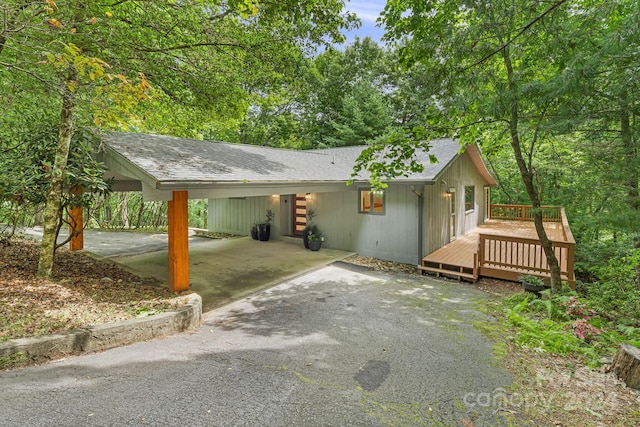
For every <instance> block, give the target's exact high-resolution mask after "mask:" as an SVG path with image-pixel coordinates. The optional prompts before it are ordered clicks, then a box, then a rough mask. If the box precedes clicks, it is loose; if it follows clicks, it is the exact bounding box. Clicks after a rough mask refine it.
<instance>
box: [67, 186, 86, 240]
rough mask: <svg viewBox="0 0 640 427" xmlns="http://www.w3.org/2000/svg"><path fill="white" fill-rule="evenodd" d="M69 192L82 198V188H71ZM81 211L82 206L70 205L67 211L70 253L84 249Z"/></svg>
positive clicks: (82, 209)
mask: <svg viewBox="0 0 640 427" xmlns="http://www.w3.org/2000/svg"><path fill="white" fill-rule="evenodd" d="M70 192H71V194H72V195H73V196H74V197H82V188H81V187H80V186H77V187H73V188H72V189H71V191H70ZM83 211H84V208H83V207H82V204H80V205H72V206H71V208H70V209H69V235H70V236H71V240H70V241H69V250H71V251H79V250H82V249H83V248H84V234H83V228H84V217H83Z"/></svg>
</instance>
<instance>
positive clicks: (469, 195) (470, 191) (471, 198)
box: [464, 185, 476, 212]
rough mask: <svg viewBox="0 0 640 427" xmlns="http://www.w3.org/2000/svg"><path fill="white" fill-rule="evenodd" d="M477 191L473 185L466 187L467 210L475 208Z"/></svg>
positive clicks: (465, 201)
mask: <svg viewBox="0 0 640 427" xmlns="http://www.w3.org/2000/svg"><path fill="white" fill-rule="evenodd" d="M475 193H476V188H475V187H474V186H473V185H470V186H467V187H464V210H465V212H471V211H473V209H474V208H475V203H476V200H475Z"/></svg>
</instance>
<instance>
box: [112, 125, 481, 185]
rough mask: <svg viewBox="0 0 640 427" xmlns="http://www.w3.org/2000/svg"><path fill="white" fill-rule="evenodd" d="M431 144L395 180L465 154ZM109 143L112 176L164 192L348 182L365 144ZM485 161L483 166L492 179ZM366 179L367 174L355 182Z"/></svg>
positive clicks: (451, 145) (136, 139) (127, 139)
mask: <svg viewBox="0 0 640 427" xmlns="http://www.w3.org/2000/svg"><path fill="white" fill-rule="evenodd" d="M431 144H432V148H431V150H430V152H429V153H425V152H419V153H417V156H418V159H419V160H420V161H422V163H423V164H424V171H423V172H422V173H419V174H413V175H411V176H409V177H402V178H397V179H394V180H393V181H394V182H395V181H400V182H403V181H404V182H430V181H431V182H432V181H434V180H435V179H437V177H438V175H439V174H440V173H442V171H443V170H444V169H446V167H447V165H449V164H450V163H451V162H452V161H453V160H454V159H455V158H456V157H457V156H458V155H459V154H460V153H461V150H460V148H461V147H460V145H459V143H458V142H457V141H454V140H451V139H438V140H434V141H432V142H431ZM104 145H105V153H104V159H103V160H104V161H105V163H106V164H107V168H108V170H109V171H110V176H112V177H115V178H116V180H120V181H127V180H129V181H130V182H133V181H141V182H142V184H143V187H147V188H150V189H154V190H159V191H162V190H184V189H192V188H194V187H195V188H199V189H203V188H215V187H216V186H220V185H228V184H244V185H243V187H246V186H247V184H248V185H251V184H263V185H267V184H268V185H277V184H292V183H296V184H299V183H344V182H346V181H348V180H349V179H350V178H351V172H352V168H353V165H354V163H355V161H356V159H357V157H358V155H359V154H360V153H361V151H362V150H363V149H364V148H365V147H364V146H357V147H342V148H332V149H321V150H288V149H280V148H270V147H261V146H255V145H244V144H232V143H224V142H213V141H199V140H193V139H185V138H177V137H172V136H162V135H149V134H137V133H116V132H114V133H110V134H108V135H106V136H105V137H104ZM467 150H469V148H467ZM471 151H476V152H477V148H476V147H475V146H472V148H471ZM429 154H432V155H434V156H435V157H436V158H437V159H438V163H435V164H432V163H430V161H429ZM472 157H473V156H472ZM478 158H479V156H478ZM480 162H481V165H480V166H481V167H480V169H484V171H485V172H486V175H487V176H488V177H489V178H491V175H490V174H489V172H488V171H487V170H486V167H485V166H484V163H482V161H481V160H480ZM474 163H476V162H474ZM476 167H478V164H476ZM480 172H481V173H482V172H483V171H482V170H480ZM367 178H368V176H367V175H364V174H363V175H361V176H358V177H357V178H356V181H365V180H367ZM492 180H493V178H491V181H492Z"/></svg>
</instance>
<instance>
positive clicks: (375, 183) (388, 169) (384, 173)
mask: <svg viewBox="0 0 640 427" xmlns="http://www.w3.org/2000/svg"><path fill="white" fill-rule="evenodd" d="M422 130H423V129H422V128H416V129H412V130H398V131H394V132H391V133H389V134H387V135H385V136H383V137H380V138H378V139H376V140H374V141H371V142H370V143H369V145H368V147H367V148H365V149H364V150H362V152H361V153H360V155H359V156H358V159H357V160H356V164H355V166H354V168H353V173H352V174H351V177H352V179H356V178H357V177H358V174H359V173H360V172H365V171H366V172H367V173H368V174H369V176H368V177H367V179H368V180H369V182H370V183H371V185H372V187H374V188H376V189H384V188H386V187H387V184H385V183H384V181H385V180H389V179H391V178H395V177H398V176H408V175H409V174H411V173H419V172H422V171H423V170H424V165H423V164H422V163H421V161H420V159H419V158H418V157H417V155H416V150H422V151H424V152H427V153H428V152H429V148H430V147H431V146H430V144H429V142H428V141H426V140H425V139H424V138H423V135H424V134H423V132H422ZM429 159H430V162H431V163H435V162H437V161H438V159H436V158H435V157H434V156H432V155H431V156H429ZM351 183H352V181H350V182H349V184H351Z"/></svg>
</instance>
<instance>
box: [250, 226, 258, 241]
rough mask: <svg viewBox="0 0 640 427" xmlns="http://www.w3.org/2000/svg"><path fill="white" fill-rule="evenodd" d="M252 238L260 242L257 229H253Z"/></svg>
mask: <svg viewBox="0 0 640 427" xmlns="http://www.w3.org/2000/svg"><path fill="white" fill-rule="evenodd" d="M251 238H252V239H253V240H258V229H257V228H251Z"/></svg>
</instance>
